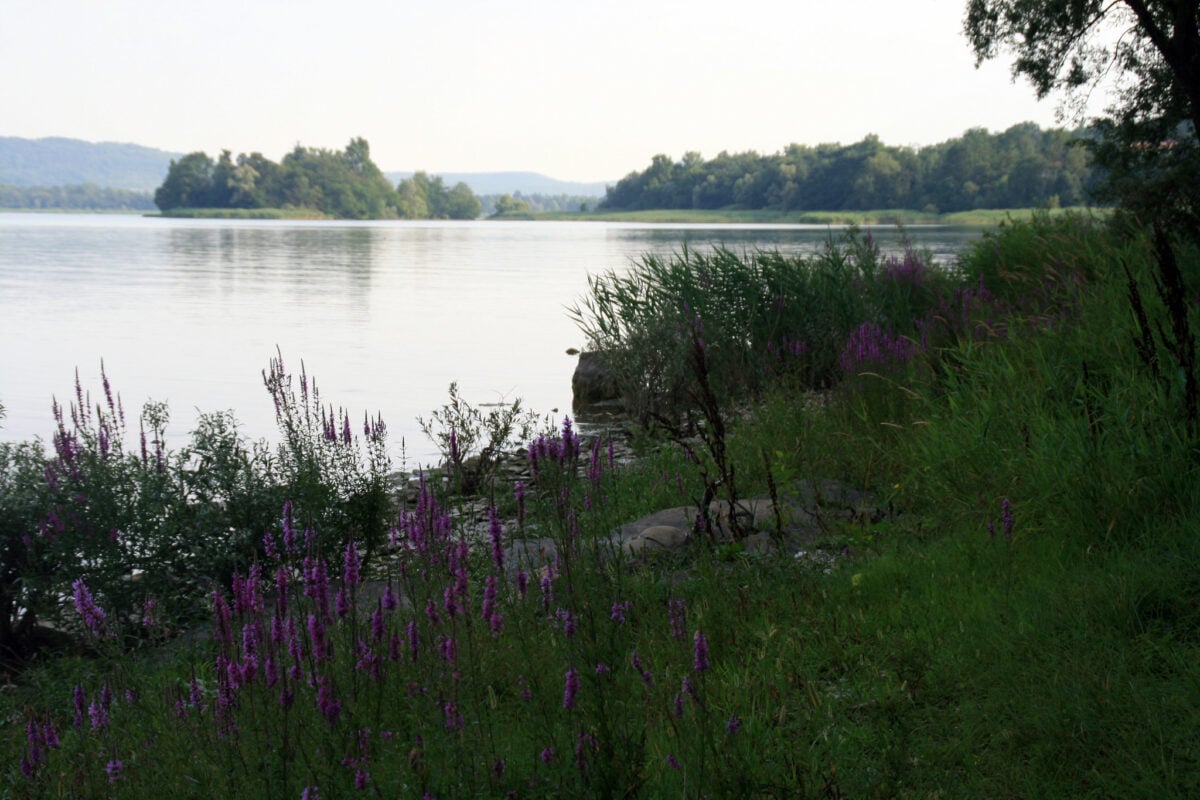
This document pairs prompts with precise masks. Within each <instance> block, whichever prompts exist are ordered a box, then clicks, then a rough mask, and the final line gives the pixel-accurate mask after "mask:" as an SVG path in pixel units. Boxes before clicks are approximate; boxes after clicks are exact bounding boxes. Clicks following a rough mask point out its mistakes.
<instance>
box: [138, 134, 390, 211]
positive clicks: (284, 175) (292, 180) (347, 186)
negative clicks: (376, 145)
mask: <svg viewBox="0 0 1200 800" xmlns="http://www.w3.org/2000/svg"><path fill="white" fill-rule="evenodd" d="M396 200H397V198H396V194H395V192H394V191H393V190H392V186H391V183H389V182H388V180H387V178H385V177H384V176H383V173H382V172H381V171H380V170H379V167H377V166H376V165H375V164H374V162H372V161H371V151H370V146H369V145H368V144H367V142H366V140H365V139H362V138H356V139H351V140H350V143H349V144H348V145H347V146H346V149H345V150H342V151H332V150H325V149H319V148H309V147H302V146H300V145H296V147H295V149H294V150H292V152H290V153H288V154H287V155H286V156H284V158H283V161H282V162H281V163H279V164H276V163H274V162H272V161H270V160H269V159H267V158H264V157H263V155H262V154H261V153H251V154H250V155H245V154H240V155H238V157H237V158H236V159H235V158H233V155H232V153H230V151H228V150H225V151H222V153H221V155H220V157H219V158H218V159H217V161H216V162H214V161H213V160H212V159H210V158H209V157H208V156H207V155H206V154H204V153H192V154H190V155H187V156H184V157H183V158H182V159H180V160H179V161H178V162H171V168H170V170H169V171H168V173H167V178H166V180H165V181H164V182H163V185H162V186H160V187H159V189H158V191H157V192H156V193H155V203H156V204H157V205H158V207H159V208H161V209H163V210H168V209H173V208H272V207H293V208H308V209H313V210H315V211H320V212H321V213H323V214H326V215H328V216H331V217H338V218H344V219H380V218H386V217H393V216H395V215H396Z"/></svg>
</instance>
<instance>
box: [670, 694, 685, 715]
mask: <svg viewBox="0 0 1200 800" xmlns="http://www.w3.org/2000/svg"><path fill="white" fill-rule="evenodd" d="M672 702H673V705H674V710H675V719H683V696H682V695H680V694H676V695H675V699H674V700H673V701H672Z"/></svg>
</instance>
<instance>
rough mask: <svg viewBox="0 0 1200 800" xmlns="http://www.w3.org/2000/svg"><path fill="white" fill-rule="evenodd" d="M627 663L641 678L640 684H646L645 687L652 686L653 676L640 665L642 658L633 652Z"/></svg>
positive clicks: (635, 651)
mask: <svg viewBox="0 0 1200 800" xmlns="http://www.w3.org/2000/svg"><path fill="white" fill-rule="evenodd" d="M629 663H630V664H632V665H633V668H634V669H635V670H637V672H638V674H640V675H641V676H642V683H644V684H646V685H647V686H653V685H654V674H653V673H652V672H650V670H648V669H646V668H645V666H644V665H643V664H642V658H641V656H639V655H638V652H637V650H634V651H633V654H632V655H631V656H630V657H629Z"/></svg>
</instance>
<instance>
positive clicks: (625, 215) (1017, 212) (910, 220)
mask: <svg viewBox="0 0 1200 800" xmlns="http://www.w3.org/2000/svg"><path fill="white" fill-rule="evenodd" d="M1083 210H1084V209H1054V210H1053V211H1051V212H1048V213H1051V214H1055V215H1057V214H1064V213H1072V212H1079V211H1083ZM1034 211H1035V209H1030V208H1026V209H1019V208H1015V209H977V210H975V211H957V212H954V213H952V214H936V213H927V212H923V211H912V210H906V209H882V210H874V211H771V210H765V209H763V210H754V211H748V210H718V211H703V210H692V209H652V210H647V211H611V212H610V211H543V212H538V213H535V214H533V215H532V217H533V219H539V220H559V221H598V222H658V223H683V224H696V225H718V224H730V223H732V224H787V225H897V224H899V225H998V224H999V223H1001V222H1003V221H1005V220H1007V219H1028V218H1029V217H1030V216H1032V215H1033V213H1034Z"/></svg>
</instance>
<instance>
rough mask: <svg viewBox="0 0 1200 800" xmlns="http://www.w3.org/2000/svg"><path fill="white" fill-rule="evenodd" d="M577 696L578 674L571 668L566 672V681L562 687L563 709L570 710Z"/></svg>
mask: <svg viewBox="0 0 1200 800" xmlns="http://www.w3.org/2000/svg"><path fill="white" fill-rule="evenodd" d="M578 694H579V673H578V672H576V671H575V669H574V668H573V667H572V668H571V669H569V670H567V676H566V681H565V684H564V687H563V708H566V709H572V708H574V707H575V699H576V696H577V695H578Z"/></svg>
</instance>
